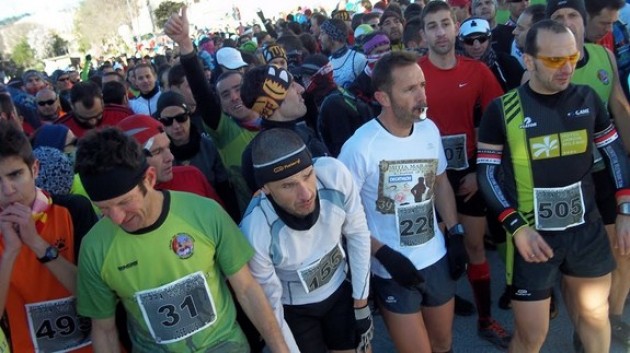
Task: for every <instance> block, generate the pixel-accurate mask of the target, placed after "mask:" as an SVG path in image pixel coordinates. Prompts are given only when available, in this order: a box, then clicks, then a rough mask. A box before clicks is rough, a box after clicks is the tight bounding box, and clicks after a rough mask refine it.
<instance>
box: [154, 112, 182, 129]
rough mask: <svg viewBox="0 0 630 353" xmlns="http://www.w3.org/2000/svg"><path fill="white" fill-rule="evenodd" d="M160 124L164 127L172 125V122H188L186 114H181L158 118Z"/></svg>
mask: <svg viewBox="0 0 630 353" xmlns="http://www.w3.org/2000/svg"><path fill="white" fill-rule="evenodd" d="M158 120H159V121H160V122H161V123H162V124H164V126H171V125H173V120H176V121H177V122H178V123H180V124H181V123H185V122H186V120H188V113H181V114H179V115H175V116H169V117H160V118H159V119H158Z"/></svg>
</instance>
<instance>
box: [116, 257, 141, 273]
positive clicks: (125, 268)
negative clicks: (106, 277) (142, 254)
mask: <svg viewBox="0 0 630 353" xmlns="http://www.w3.org/2000/svg"><path fill="white" fill-rule="evenodd" d="M135 266H138V260H133V261H131V262H130V263H128V264H124V265H122V266H118V271H121V272H122V271H124V270H128V269H130V268H132V267H135Z"/></svg>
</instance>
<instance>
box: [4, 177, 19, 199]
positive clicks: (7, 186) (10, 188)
mask: <svg viewBox="0 0 630 353" xmlns="http://www.w3.org/2000/svg"><path fill="white" fill-rule="evenodd" d="M0 184H1V185H0V191H2V195H4V196H11V195H12V194H14V193H15V192H16V191H17V188H16V187H15V185H13V183H11V182H10V181H8V180H3V181H1V182H0Z"/></svg>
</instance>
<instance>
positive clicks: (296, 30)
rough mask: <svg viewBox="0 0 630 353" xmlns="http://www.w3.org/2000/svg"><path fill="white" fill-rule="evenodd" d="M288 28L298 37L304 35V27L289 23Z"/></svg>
mask: <svg viewBox="0 0 630 353" xmlns="http://www.w3.org/2000/svg"><path fill="white" fill-rule="evenodd" d="M287 28H288V29H289V30H290V31H291V32H293V34H295V35H296V36H299V35H300V34H301V33H302V27H300V24H299V23H297V22H289V23H288V24H287Z"/></svg>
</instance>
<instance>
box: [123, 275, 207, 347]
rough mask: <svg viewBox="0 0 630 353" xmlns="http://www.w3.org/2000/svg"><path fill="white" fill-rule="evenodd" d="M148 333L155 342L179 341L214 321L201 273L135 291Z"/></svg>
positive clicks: (204, 280) (203, 277) (204, 278)
mask: <svg viewBox="0 0 630 353" xmlns="http://www.w3.org/2000/svg"><path fill="white" fill-rule="evenodd" d="M135 298H136V300H137V302H138V306H139V307H140V310H141V311H142V316H143V317H144V321H145V323H146V324H147V327H148V329H149V332H150V333H151V336H152V337H153V339H154V340H155V342H156V343H158V344H167V343H173V342H177V341H180V340H182V339H184V338H186V337H189V336H192V335H194V334H195V333H197V332H199V331H201V330H203V329H205V328H206V327H208V326H210V325H212V324H213V323H214V322H215V321H216V320H217V311H216V308H215V306H214V300H213V299H212V295H211V294H210V289H209V288H208V282H207V281H206V277H205V276H204V274H203V272H201V271H198V272H195V273H191V274H189V275H188V276H185V277H182V278H180V279H178V280H176V281H173V282H171V283H168V284H166V285H163V286H161V287H158V288H153V289H148V290H144V291H141V292H137V293H136V294H135Z"/></svg>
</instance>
